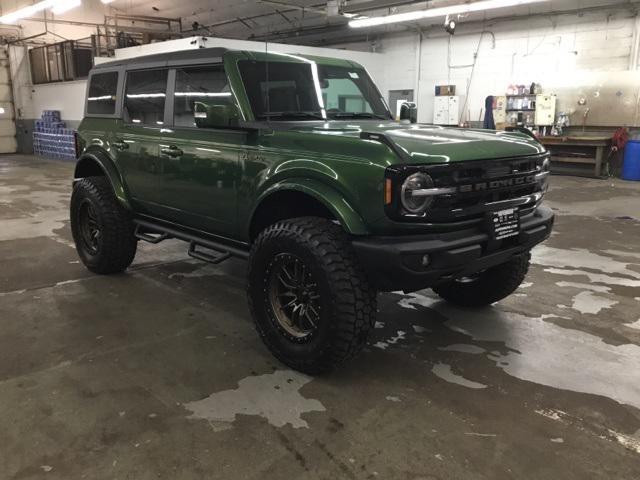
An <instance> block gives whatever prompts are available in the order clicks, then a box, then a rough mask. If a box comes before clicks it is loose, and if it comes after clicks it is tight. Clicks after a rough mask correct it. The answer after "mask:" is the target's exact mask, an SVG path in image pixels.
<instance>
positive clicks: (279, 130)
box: [71, 48, 553, 373]
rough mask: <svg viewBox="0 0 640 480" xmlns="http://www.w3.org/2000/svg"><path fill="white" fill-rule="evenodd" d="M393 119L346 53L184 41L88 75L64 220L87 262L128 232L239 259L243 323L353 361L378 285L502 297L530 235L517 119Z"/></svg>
mask: <svg viewBox="0 0 640 480" xmlns="http://www.w3.org/2000/svg"><path fill="white" fill-rule="evenodd" d="M403 107H405V108H404V109H403V113H402V115H401V116H402V117H407V120H401V121H400V122H398V121H395V120H394V119H393V116H392V114H391V113H390V111H389V108H388V107H387V105H386V103H385V101H384V99H383V98H382V95H381V93H380V91H379V90H378V89H377V88H376V86H375V84H374V83H373V82H372V80H371V78H370V77H369V75H368V74H367V72H366V70H365V69H364V68H363V67H361V66H360V65H358V64H356V63H354V62H351V61H347V60H338V59H332V58H319V57H311V56H302V55H291V54H284V53H265V52H261V53H256V52H247V51H229V50H224V49H218V48H216V49H199V50H188V51H181V52H173V53H168V54H160V55H151V56H145V57H138V58H134V59H128V60H121V61H112V62H109V63H105V64H102V65H99V66H96V67H95V68H94V69H93V70H92V71H91V73H90V75H89V82H88V87H87V101H86V107H85V108H86V109H85V118H84V119H83V121H82V123H81V125H80V127H79V130H78V136H77V146H76V148H77V151H78V162H77V165H76V169H75V180H74V185H73V194H72V198H71V226H72V231H73V237H74V240H75V243H76V246H77V250H78V254H79V255H80V258H81V259H82V262H83V263H84V264H85V265H86V266H87V268H88V269H89V270H91V271H93V272H96V273H100V274H109V273H117V272H122V271H123V270H125V269H126V268H127V267H128V266H129V265H130V264H131V262H132V260H133V258H134V256H135V253H136V246H137V243H138V241H139V240H144V241H147V242H151V243H158V242H160V241H162V240H164V239H167V238H177V239H181V240H184V241H186V242H187V243H188V253H189V255H190V256H192V257H194V258H197V259H200V260H203V261H206V262H211V263H219V262H222V261H224V260H226V259H228V258H230V257H238V258H244V259H248V261H249V267H248V273H247V296H248V303H249V309H250V311H251V315H252V316H253V319H254V321H255V325H256V328H257V330H258V333H259V334H260V336H261V337H262V339H263V341H264V342H265V344H266V345H267V347H268V348H269V349H270V350H271V352H272V353H273V354H274V355H275V356H276V357H277V358H278V359H280V360H281V361H282V362H284V363H285V364H287V365H289V366H290V367H292V368H295V369H298V370H300V371H303V372H308V373H319V372H323V371H327V370H330V369H331V368H333V367H336V366H337V365H339V364H340V363H341V362H343V361H344V360H346V359H348V358H350V357H352V356H353V355H354V354H355V353H357V352H358V351H359V350H360V349H361V348H362V347H363V345H365V342H366V339H367V334H368V333H369V331H370V330H371V329H372V327H373V325H374V323H375V322H374V320H375V316H376V294H377V292H378V291H392V290H404V291H405V292H411V291H416V290H420V289H424V288H429V287H430V288H432V289H433V290H434V291H435V292H436V293H437V294H438V295H440V296H441V297H442V298H444V299H445V300H447V301H450V302H453V303H456V304H459V305H463V306H465V307H480V306H484V305H488V304H491V303H493V302H496V301H498V300H500V299H502V298H504V297H506V296H508V295H509V294H511V293H512V292H513V291H514V290H515V289H516V288H517V287H518V285H519V284H520V283H521V282H522V280H523V278H524V277H525V275H526V273H527V269H528V266H529V260H530V254H529V251H530V250H531V248H532V247H533V246H534V245H536V244H538V243H540V242H542V241H543V240H545V239H546V238H547V237H548V236H549V234H550V232H551V228H552V224H553V213H552V212H551V210H550V209H549V208H546V207H544V206H541V202H542V197H543V195H544V193H545V191H546V190H547V181H548V178H547V177H548V175H549V158H548V154H547V153H546V152H545V150H544V148H543V147H542V146H541V145H540V144H539V143H538V142H537V141H535V140H534V139H533V138H531V137H528V136H526V135H524V134H521V133H504V132H494V131H481V130H466V129H457V128H441V127H438V126H432V125H418V124H415V123H411V121H410V119H411V117H414V118H415V115H414V111H413V109H414V108H415V107H414V106H412V105H405V106H403Z"/></svg>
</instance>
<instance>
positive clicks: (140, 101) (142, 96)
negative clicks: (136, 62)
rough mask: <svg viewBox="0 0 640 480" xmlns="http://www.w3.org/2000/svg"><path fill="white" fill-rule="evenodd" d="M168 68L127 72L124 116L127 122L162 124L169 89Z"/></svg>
mask: <svg viewBox="0 0 640 480" xmlns="http://www.w3.org/2000/svg"><path fill="white" fill-rule="evenodd" d="M167 74H168V71H167V70H166V69H158V70H141V71H138V72H128V73H127V84H126V89H125V97H124V117H125V120H126V121H127V122H131V123H136V124H142V125H162V124H163V120H164V102H165V99H166V91H167Z"/></svg>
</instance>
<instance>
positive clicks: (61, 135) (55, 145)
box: [33, 110, 76, 160]
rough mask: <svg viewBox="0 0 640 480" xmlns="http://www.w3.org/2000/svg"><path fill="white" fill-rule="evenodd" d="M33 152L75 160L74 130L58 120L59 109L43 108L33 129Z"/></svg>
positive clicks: (44, 155)
mask: <svg viewBox="0 0 640 480" xmlns="http://www.w3.org/2000/svg"><path fill="white" fill-rule="evenodd" d="M33 153H35V154H36V155H41V156H43V157H48V158H57V159H61V160H75V158H76V147H75V131H74V130H73V129H71V128H67V124H66V123H65V122H63V121H62V120H60V111H59V110H44V111H43V112H42V118H41V119H40V120H36V123H35V128H34V129H33Z"/></svg>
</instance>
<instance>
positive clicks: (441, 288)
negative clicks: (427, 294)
mask: <svg viewBox="0 0 640 480" xmlns="http://www.w3.org/2000/svg"><path fill="white" fill-rule="evenodd" d="M530 260H531V254H530V253H529V252H527V253H523V254H521V255H517V256H515V257H513V258H511V259H510V260H509V261H507V262H505V263H502V264H500V265H496V266H495V267H491V268H489V269H487V270H485V271H483V272H481V273H479V274H478V275H477V276H476V277H474V279H473V281H467V282H461V281H457V280H453V281H450V282H447V283H443V284H440V285H438V286H435V287H433V291H434V292H436V293H437V294H438V295H440V297H442V298H443V299H445V300H446V301H448V302H451V303H454V304H456V305H460V306H463V307H482V306H485V305H490V304H492V303H494V302H497V301H499V300H502V299H503V298H505V297H508V296H509V295H511V294H512V293H513V292H514V291H515V290H516V289H517V288H518V287H519V286H520V284H521V283H522V281H523V280H524V277H525V276H526V275H527V271H528V270H529V262H530Z"/></svg>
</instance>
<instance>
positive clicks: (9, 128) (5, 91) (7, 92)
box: [0, 47, 17, 153]
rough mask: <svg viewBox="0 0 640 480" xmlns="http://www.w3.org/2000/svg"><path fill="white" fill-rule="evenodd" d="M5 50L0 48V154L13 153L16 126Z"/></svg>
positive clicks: (5, 48) (14, 149)
mask: <svg viewBox="0 0 640 480" xmlns="http://www.w3.org/2000/svg"><path fill="white" fill-rule="evenodd" d="M7 48H8V47H2V48H0V153H15V151H16V147H17V144H16V124H15V120H14V118H13V95H12V93H11V75H10V74H9V58H8V50H7Z"/></svg>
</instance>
